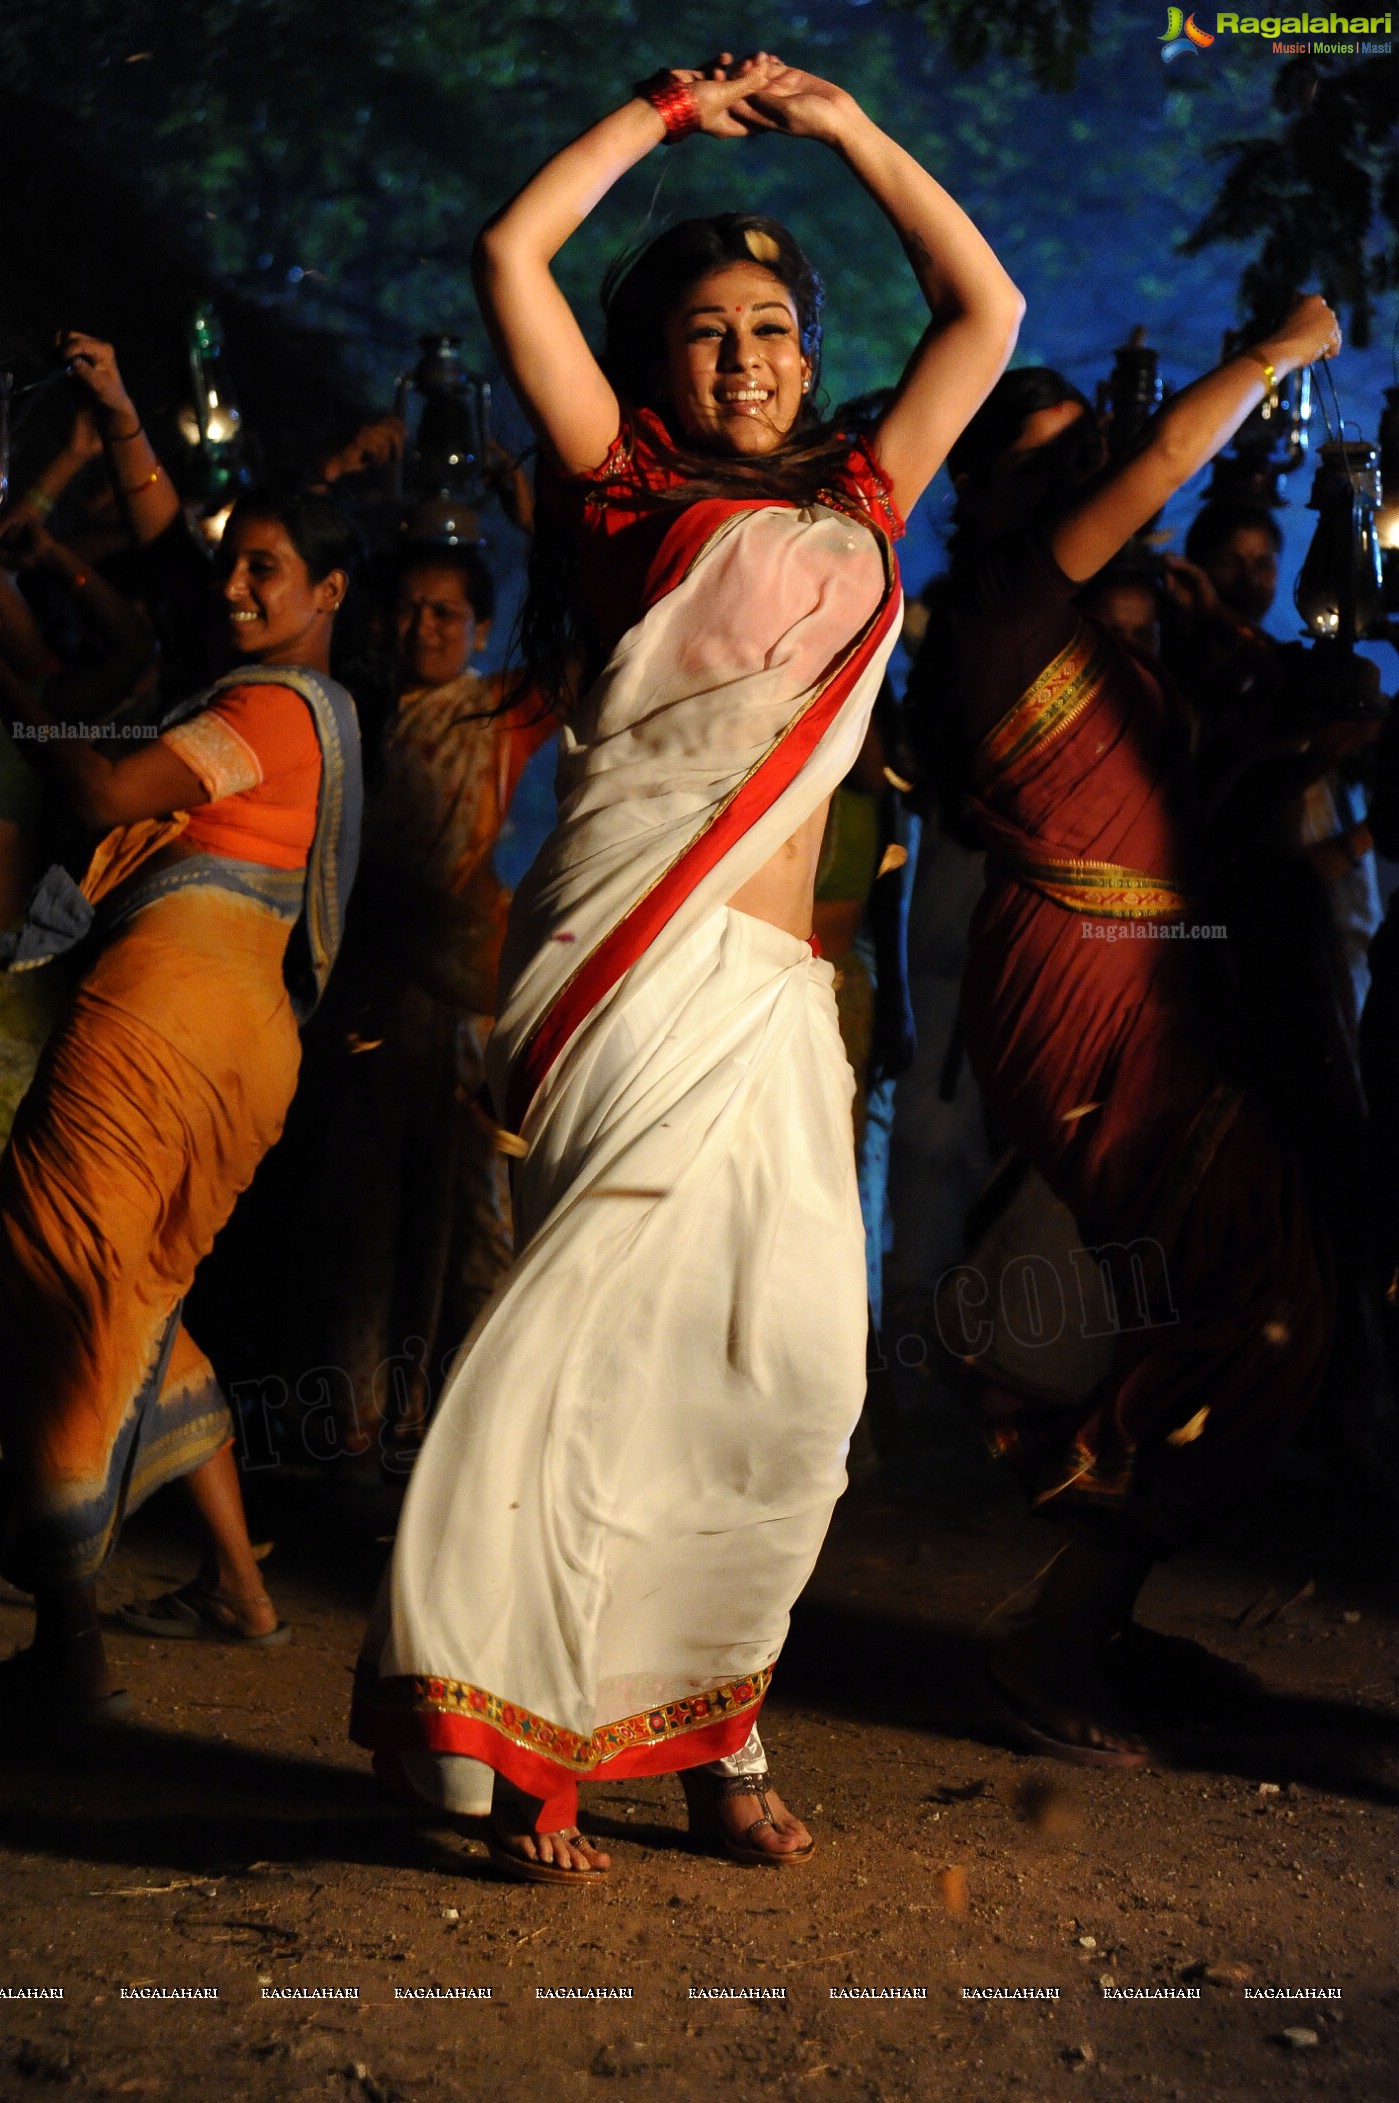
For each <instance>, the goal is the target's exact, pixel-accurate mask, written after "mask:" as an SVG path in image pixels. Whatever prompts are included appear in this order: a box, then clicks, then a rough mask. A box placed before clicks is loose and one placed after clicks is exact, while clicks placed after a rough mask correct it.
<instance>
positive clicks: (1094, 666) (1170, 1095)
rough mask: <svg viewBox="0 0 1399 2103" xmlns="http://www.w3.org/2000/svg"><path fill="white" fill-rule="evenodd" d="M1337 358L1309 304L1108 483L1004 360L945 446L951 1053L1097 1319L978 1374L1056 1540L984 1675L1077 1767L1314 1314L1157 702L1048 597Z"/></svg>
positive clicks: (1073, 612)
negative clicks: (1210, 928) (1137, 1629)
mask: <svg viewBox="0 0 1399 2103" xmlns="http://www.w3.org/2000/svg"><path fill="white" fill-rule="evenodd" d="M1338 345H1339V335H1338V332H1337V330H1336V325H1335V321H1334V318H1333V316H1332V315H1331V313H1330V311H1329V309H1328V308H1327V307H1326V306H1325V305H1324V303H1323V302H1322V301H1321V300H1320V299H1317V298H1314V297H1313V298H1309V299H1306V300H1303V301H1302V302H1301V303H1300V304H1299V305H1298V306H1297V308H1296V309H1295V311H1294V312H1293V314H1292V315H1291V316H1290V317H1289V319H1288V322H1287V323H1286V324H1285V326H1284V327H1283V329H1282V330H1281V331H1279V333H1278V335H1277V336H1276V337H1274V338H1272V339H1270V340H1269V341H1267V342H1265V343H1262V344H1260V345H1258V346H1256V347H1255V348H1254V349H1253V350H1252V351H1249V352H1244V353H1242V354H1241V355H1240V356H1239V357H1237V358H1234V359H1231V360H1230V361H1229V362H1228V363H1227V364H1225V365H1223V366H1221V367H1220V368H1219V369H1218V370H1217V371H1215V372H1213V373H1211V374H1209V375H1207V376H1206V377H1205V378H1204V379H1202V380H1199V381H1197V382H1196V383H1195V384H1194V385H1193V386H1192V387H1190V388H1188V389H1186V390H1185V391H1184V392H1183V393H1181V394H1180V395H1178V396H1177V397H1176V398H1175V399H1174V401H1173V402H1172V403H1171V405H1170V407H1169V408H1168V409H1167V410H1166V411H1165V412H1164V414H1163V415H1162V416H1161V417H1160V418H1159V419H1158V420H1157V422H1156V424H1155V426H1154V428H1153V435H1152V436H1151V438H1150V440H1149V442H1148V443H1147V444H1146V446H1145V447H1144V448H1143V449H1142V450H1141V451H1140V452H1138V453H1137V454H1136V455H1135V456H1134V457H1133V458H1132V459H1130V460H1129V461H1127V462H1126V463H1124V464H1123V465H1121V466H1119V467H1117V468H1115V469H1114V470H1112V471H1111V473H1109V474H1103V473H1101V472H1099V470H1100V468H1101V448H1100V441H1099V439H1098V436H1097V433H1096V431H1095V430H1094V428H1093V425H1092V421H1091V418H1090V417H1089V416H1088V414H1087V405H1086V403H1085V402H1084V401H1083V399H1082V397H1081V396H1079V395H1077V394H1076V392H1075V390H1074V389H1072V388H1071V387H1070V386H1069V385H1068V384H1067V383H1066V382H1063V381H1061V380H1059V378H1058V376H1057V375H1055V374H1048V373H1044V372H1043V371H1039V370H1036V371H1033V372H1023V371H1022V372H1017V373H1011V374H1009V375H1007V377H1006V378H1005V379H1004V380H1002V381H1001V382H1000V384H999V386H998V387H997V389H996V390H995V391H994V392H993V394H992V396H991V398H990V400H989V401H988V402H987V404H986V406H985V408H984V409H983V410H982V411H981V412H980V413H979V415H978V416H977V417H976V418H975V419H974V420H973V422H972V424H971V425H970V426H969V427H968V429H967V432H966V433H965V434H964V437H963V438H962V440H961V441H960V442H959V445H958V446H957V447H955V448H954V450H953V453H952V457H951V466H952V469H953V473H954V478H955V479H956V480H957V483H958V487H959V495H960V511H959V535H958V540H957V542H956V544H955V546H954V558H953V573H952V580H951V581H952V582H953V584H954V585H955V586H956V588H955V589H954V590H952V591H951V592H950V593H949V595H948V598H949V604H950V605H951V607H952V608H953V609H954V611H953V612H952V613H951V615H950V641H951V651H952V655H953V658H954V661H955V684H956V699H957V706H958V715H959V718H960V734H961V740H962V745H963V750H964V753H965V783H966V787H967V790H968V805H969V808H970V812H971V815H972V817H973V819H974V821H975V824H976V826H977V828H978V830H979V832H980V834H981V837H982V839H983V840H984V842H985V844H986V847H987V850H988V853H987V875H986V889H985V892H984V895H983V897H982V899H981V901H980V903H979V905H978V908H977V911H976V914H975V917H974V919H973V923H972V928H971V945H970V956H969V961H968V966H967V973H966V980H965V986H964V994H963V1017H964V1024H965V1029H966V1042H967V1050H968V1056H969V1060H970V1064H971V1067H972V1070H973V1072H974V1074H975V1076H976V1079H977V1082H978V1084H979V1086H980V1088H981V1091H982V1094H983V1097H984V1099H985V1103H986V1108H987V1112H988V1115H989V1116H990V1119H991V1121H992V1123H993V1125H994V1126H995V1127H996V1129H997V1130H998V1132H999V1133H1000V1134H1001V1135H1002V1136H1003V1137H1004V1138H1005V1139H1006V1140H1008V1141H1009V1142H1010V1143H1011V1144H1012V1145H1013V1146H1014V1147H1016V1148H1017V1149H1018V1151H1019V1152H1020V1153H1021V1154H1023V1155H1024V1156H1025V1157H1026V1159H1028V1160H1029V1161H1030V1162H1031V1163H1032V1165H1033V1166H1034V1168H1035V1169H1036V1170H1038V1172H1039V1173H1040V1175H1041V1176H1042V1177H1043V1178H1044V1180H1045V1182H1047V1183H1048V1185H1049V1186H1050V1188H1051V1190H1052V1191H1053V1192H1054V1194H1055V1196H1056V1197H1057V1198H1058V1199H1059V1200H1060V1201H1061V1202H1062V1203H1063V1204H1065V1205H1066V1206H1067V1207H1068V1208H1069V1210H1070V1211H1071V1212H1072V1213H1073V1215H1074V1218H1075V1221H1076V1222H1077V1225H1078V1228H1079V1230H1080V1234H1081V1237H1082V1239H1083V1241H1084V1243H1085V1244H1087V1246H1088V1249H1089V1251H1090V1252H1091V1254H1090V1256H1089V1257H1088V1258H1085V1259H1084V1260H1085V1262H1086V1263H1087V1264H1088V1265H1089V1266H1090V1268H1096V1269H1098V1270H1099V1271H1100V1272H1101V1274H1102V1276H1103V1279H1104V1281H1105V1288H1104V1289H1105V1290H1106V1291H1107V1292H1108V1293H1109V1295H1116V1302H1117V1307H1118V1310H1119V1322H1118V1325H1117V1326H1118V1338H1117V1343H1116V1346H1115V1349H1114V1355H1113V1362H1112V1368H1111V1371H1110V1373H1109V1375H1108V1377H1107V1379H1106V1380H1105V1381H1104V1382H1102V1383H1101V1384H1100V1385H1099V1387H1098V1388H1097V1389H1096V1390H1095V1391H1094V1392H1093V1393H1092V1394H1091V1395H1089V1396H1088V1397H1087V1398H1086V1399H1085V1400H1084V1402H1083V1404H1082V1406H1081V1408H1079V1409H1077V1410H1073V1409H1070V1410H1066V1409H1065V1408H1064V1407H1063V1405H1062V1403H1060V1404H1059V1405H1058V1406H1057V1407H1054V1408H1048V1407H1045V1406H1041V1405H1037V1404H1036V1402H1035V1401H1033V1400H1032V1399H1030V1398H1028V1397H1011V1396H1009V1395H1007V1394H1006V1393H1005V1392H1004V1391H1001V1390H994V1389H993V1390H989V1391H988V1395H987V1401H988V1404H989V1405H990V1410H991V1434H992V1443H993V1445H994V1446H996V1447H997V1449H998V1450H1000V1451H1001V1452H1003V1453H1004V1454H1005V1455H1006V1456H1007V1457H1008V1458H1010V1459H1011V1460H1012V1462H1013V1463H1014V1464H1015V1465H1016V1466H1017V1468H1018V1469H1019V1470H1020V1472H1021V1473H1022V1475H1023V1477H1024V1478H1025V1480H1026V1482H1027V1486H1028V1487H1029V1489H1030V1492H1031V1495H1032V1498H1033V1501H1034V1503H1035V1505H1036V1506H1037V1507H1039V1508H1040V1509H1042V1510H1043V1511H1044V1513H1045V1515H1046V1516H1050V1517H1054V1518H1057V1519H1058V1520H1060V1521H1061V1522H1062V1524H1063V1525H1064V1527H1065V1529H1066V1531H1067V1534H1068V1539H1067V1541H1066V1543H1065V1545H1064V1547H1063V1549H1062V1550H1061V1552H1060V1553H1059V1555H1058V1556H1057V1557H1056V1559H1055V1561H1054V1563H1053V1565H1052V1566H1051V1569H1050V1571H1049V1572H1048V1574H1047V1577H1046V1579H1045V1582H1044V1584H1043V1586H1042V1587H1041V1590H1040V1592H1039V1594H1038V1597H1037V1600H1036V1603H1035V1605H1034V1607H1033V1608H1032V1610H1031V1612H1030V1615H1029V1617H1028V1619H1027V1620H1026V1622H1025V1623H1024V1624H1023V1625H1022V1626H1021V1627H1020V1628H1019V1629H1017V1630H1016V1632H1015V1633H1014V1634H1012V1635H1011V1636H1009V1637H1008V1638H1007V1639H1006V1640H1005V1641H1004V1642H1003V1643H1002V1644H1001V1645H1000V1646H999V1647H998V1649H997V1650H996V1652H995V1654H994V1656H993V1658H992V1661H991V1665H990V1673H991V1681H992V1688H993V1692H994V1694H995V1696H996V1699H997V1705H998V1707H999V1708H1000V1709H1001V1710H1002V1715H1003V1720H1004V1721H1005V1722H1006V1723H1007V1724H1008V1725H1009V1726H1010V1727H1011V1728H1012V1729H1013V1731H1014V1732H1015V1734H1016V1735H1017V1736H1018V1737H1019V1738H1020V1739H1021V1740H1022V1741H1023V1742H1026V1743H1028V1744H1031V1745H1033V1746H1034V1747H1035V1748H1036V1749H1037V1750H1040V1751H1043V1752H1048V1753H1051V1754H1056V1755H1058V1756H1060V1757H1064V1758H1068V1759H1073V1760H1077V1761H1080V1762H1084V1763H1088V1764H1094V1765H1141V1764H1142V1762H1143V1761H1144V1759H1145V1758H1146V1750H1145V1747H1144V1745H1143V1744H1142V1741H1141V1740H1140V1738H1139V1737H1138V1736H1137V1734H1136V1732H1135V1730H1134V1729H1133V1727H1132V1724H1131V1721H1130V1719H1129V1718H1128V1716H1127V1715H1126V1714H1125V1713H1124V1712H1123V1711H1122V1709H1121V1707H1120V1706H1119V1703H1118V1700H1117V1697H1116V1696H1115V1694H1114V1692H1113V1691H1112V1689H1111V1687H1110V1685H1109V1681H1108V1678H1107V1676H1106V1674H1105V1671H1104V1662H1105V1655H1106V1652H1107V1646H1108V1645H1109V1644H1110V1643H1111V1642H1112V1640H1113V1639H1114V1638H1115V1637H1117V1636H1119V1635H1121V1634H1122V1633H1123V1631H1124V1630H1125V1629H1126V1628H1127V1627H1128V1626H1129V1625H1130V1620H1131V1613H1132V1607H1133V1604H1134V1602H1135V1599H1136V1595H1137V1593H1138V1591H1139V1590H1140V1588H1141V1585H1142V1583H1143V1581H1144V1579H1145V1577H1146V1575H1147V1572H1148V1571H1149V1570H1150V1568H1151V1566H1152V1564H1153V1563H1154V1562H1155V1561H1156V1560H1157V1559H1158V1558H1159V1557H1160V1556H1162V1555H1164V1554H1166V1553H1168V1552H1169V1551H1170V1550H1171V1549H1173V1548H1175V1547H1177V1546H1179V1545H1180V1544H1181V1543H1182V1542H1183V1541H1185V1540H1187V1539H1188V1538H1190V1537H1192V1536H1193V1535H1195V1534H1197V1533H1198V1532H1199V1531H1200V1530H1202V1529H1203V1528H1205V1527H1208V1526H1209V1525H1210V1524H1211V1523H1213V1522H1214V1521H1215V1520H1217V1519H1218V1518H1220V1517H1221V1516H1222V1515H1223V1514H1224V1513H1225V1512H1226V1511H1227V1510H1228V1509H1229V1508H1230V1507H1231V1506H1232V1505H1233V1504H1234V1503H1235V1502H1236V1500H1237V1499H1238V1498H1239V1496H1240V1495H1241V1494H1243V1493H1244V1492H1245V1491H1246V1490H1247V1489H1248V1488H1249V1486H1250V1485H1251V1484H1252V1483H1253V1482H1254V1481H1256V1480H1257V1478H1258V1476H1259V1474H1260V1472H1261V1470H1262V1468H1263V1466H1264V1465H1265V1463H1266V1460H1267V1458H1268V1455H1269V1454H1270V1453H1271V1452H1272V1450H1273V1449H1274V1448H1275V1447H1276V1445H1277V1444H1278V1443H1279V1442H1280V1441H1281V1440H1282V1439H1284V1438H1285V1437H1286V1436H1287V1435H1288V1433H1289V1432H1290V1431H1291V1430H1292V1429H1293V1428H1294V1427H1295V1425H1296V1423H1297V1422H1298V1420H1299V1419H1300V1417H1301V1415H1302V1414H1303V1412H1304V1411H1305V1409H1306V1407H1307V1406H1308V1404H1309V1402H1310V1401H1311V1399H1312V1396H1313V1394H1314V1392H1315V1389H1316V1386H1317V1384H1318V1382H1319V1380H1320V1377H1321V1373H1322V1370H1323V1367H1324V1363H1325V1355H1326V1348H1327V1344H1328V1340H1329V1332H1330V1307H1329V1289H1328V1285H1327V1282H1326V1278H1325V1274H1324V1270H1323V1266H1322V1263H1321V1261H1320V1259H1319V1257H1318V1253H1317V1250H1316V1246H1315V1243H1314V1240H1313V1235H1312V1229H1311V1223H1310V1220H1309V1217H1308V1212H1307V1207H1306V1201H1305V1196H1304V1191H1303V1184H1302V1175H1301V1170H1300V1166H1299V1163H1298V1162H1297V1160H1296V1159H1295V1158H1294V1157H1293V1155H1292V1154H1291V1152H1290V1151H1289V1150H1288V1148H1287V1147H1286V1146H1285V1144H1284V1143H1283V1142H1282V1141H1281V1140H1280V1139H1279V1137H1278V1136H1277V1135H1276V1134H1275V1132H1274V1130H1273V1129H1272V1127H1271V1126H1270V1125H1269V1123H1268V1121H1267V1118H1266V1115H1265V1113H1264V1112H1263V1110H1262V1108H1261V1107H1260V1106H1259V1105H1258V1104H1257V1103H1255V1102H1254V1101H1253V1100H1252V1099H1251V1098H1250V1097H1249V1096H1248V1095H1247V1094H1246V1093H1245V1092H1243V1091H1241V1090H1240V1089H1239V1088H1238V1087H1237V1086H1236V1085H1234V1083H1233V1082H1232V1080H1231V1079H1230V1078H1228V1077H1227V1076H1226V1073H1225V1071H1224V1069H1223V1067H1222V1065H1221V1063H1220V1059H1219V1056H1218V1053H1217V1050H1216V1044H1215V1031H1214V1030H1213V1028H1212V1026H1211V1020H1210V1015H1209V1012H1208V1001H1207V997H1206V995H1205V994H1204V993H1203V992H1202V990H1201V988H1200V986H1199V983H1198V980H1199V970H1198V966H1199V958H1200V954H1201V952H1200V948H1199V944H1198V942H1197V941H1194V939H1193V923H1194V917H1195V915H1194V904H1195V898H1196V894H1197V885H1198V881H1199V875H1200V872H1199V869H1198V867H1197V858H1196V843H1195V821H1194V815H1193V792H1192V783H1191V778H1190V753H1189V744H1188V729H1187V725H1186V723H1185V720H1184V717H1183V714H1182V712H1181V710H1180V705H1179V703H1178V701H1177V700H1176V699H1175V698H1174V697H1173V695H1172V694H1171V693H1170V691H1169V690H1168V689H1167V688H1165V687H1164V686H1163V684H1162V683H1161V682H1160V681H1159V680H1158V679H1157V678H1156V677H1155V676H1154V674H1153V672H1152V670H1151V668H1150V666H1149V664H1148V662H1147V661H1146V660H1145V659H1143V658H1141V657H1139V656H1137V655H1136V653H1135V652H1133V651H1131V650H1130V649H1128V648H1127V647H1126V646H1124V645H1123V644H1121V643H1119V642H1117V641H1116V640H1115V639H1114V638H1112V637H1111V636H1109V635H1108V634H1107V633H1106V632H1105V631H1104V630H1102V629H1099V628H1096V627H1095V626H1094V625H1093V624H1092V622H1090V621H1088V620H1087V619H1085V618H1084V617H1083V616H1082V615H1081V614H1080V613H1079V611H1078V609H1077V608H1076V606H1075V603H1074V597H1075V593H1076V592H1077V591H1078V589H1079V587H1080V586H1081V585H1082V584H1083V583H1084V582H1085V581H1086V580H1087V579H1088V578H1089V577H1091V576H1093V575H1094V574H1095V572H1096V571H1098V570H1099V569H1100V568H1101V567H1102V566H1103V565H1104V563H1106V562H1107V561H1108V560H1109V559H1110V558H1111V557H1112V556H1113V555H1114V554H1115V553H1116V552H1117V550H1118V549H1119V547H1120V546H1121V545H1122V544H1123V542H1124V541H1126V540H1127V539H1128V538H1129V537H1130V535H1131V534H1132V533H1134V532H1136V531H1137V530H1138V529H1139V528H1141V527H1142V526H1143V525H1144V524H1145V523H1146V522H1147V520H1149V519H1150V518H1152V517H1153V516H1154V515H1155V513H1156V512H1157V511H1158V510H1159V509H1160V507H1161V505H1162V504H1163V503H1164V502H1165V500H1166V498H1167V497H1168V496H1169V495H1170V494H1171V493H1172V492H1173V491H1174V490H1175V489H1176V488H1178V487H1179V486H1180V485H1181V484H1182V483H1184V482H1185V481H1186V480H1188V478H1189V477H1190V476H1191V475H1193V474H1194V473H1195V472H1196V471H1197V470H1198V469H1199V468H1200V467H1202V466H1203V465H1204V464H1205V462H1206V461H1207V460H1208V459H1210V458H1211V457H1212V455H1213V454H1214V453H1215V452H1216V451H1217V450H1218V449H1219V448H1220V447H1221V446H1222V445H1223V444H1225V443H1226V441H1227V440H1228V439H1229V437H1230V436H1231V435H1232V433H1233V431H1234V430H1235V429H1236V428H1237V426H1238V425H1239V424H1240V423H1241V422H1242V421H1243V418H1244V417H1245V416H1246V415H1247V414H1248V412H1249V411H1250V410H1251V409H1252V408H1253V407H1255V405H1256V404H1257V402H1258V400H1259V397H1260V393H1266V391H1267V390H1268V389H1269V388H1270V387H1271V386H1272V385H1273V383H1274V380H1275V377H1276V376H1277V375H1279V374H1281V373H1283V372H1286V371H1291V370H1293V369H1294V368H1295V367H1296V366H1298V365H1300V364H1304V363H1307V362H1309V361H1310V360H1311V359H1312V358H1314V357H1316V356H1319V355H1330V354H1331V352H1332V351H1333V350H1334V349H1335V348H1337V347H1338ZM1095 1258H1096V1264H1095V1263H1094V1259H1095ZM1123 1315H1125V1317H1126V1319H1125V1320H1124V1319H1122V1316H1123Z"/></svg>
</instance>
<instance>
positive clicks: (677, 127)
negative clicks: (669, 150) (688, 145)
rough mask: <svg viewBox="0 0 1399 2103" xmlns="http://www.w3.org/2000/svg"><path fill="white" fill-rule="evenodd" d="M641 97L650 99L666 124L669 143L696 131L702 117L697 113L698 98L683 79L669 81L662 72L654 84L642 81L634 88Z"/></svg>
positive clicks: (666, 138)
mask: <svg viewBox="0 0 1399 2103" xmlns="http://www.w3.org/2000/svg"><path fill="white" fill-rule="evenodd" d="M636 92H637V94H638V95H640V96H641V98H642V100H643V101H645V102H649V103H650V105H651V107H652V109H653V110H654V111H655V112H656V115H657V116H658V117H659V118H660V120H661V122H662V124H664V126H665V141H664V143H665V144H666V145H667V146H669V145H671V144H673V142H674V141H675V140H676V139H683V138H684V137H685V136H686V135H687V133H689V132H692V131H698V130H699V129H700V127H701V125H702V124H703V122H704V120H703V118H702V117H701V115H700V106H699V97H698V96H697V95H696V93H695V91H694V89H693V88H692V87H691V86H690V83H689V82H688V81H685V80H669V79H667V78H666V77H665V76H664V75H663V76H662V77H661V79H660V80H659V81H658V82H657V84H656V85H655V86H654V87H653V86H651V85H650V83H649V82H646V81H643V82H642V84H641V86H640V87H639V88H638V89H637V91H636Z"/></svg>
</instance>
